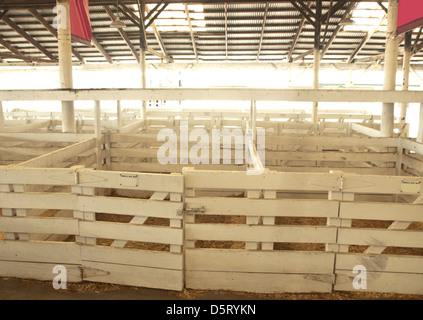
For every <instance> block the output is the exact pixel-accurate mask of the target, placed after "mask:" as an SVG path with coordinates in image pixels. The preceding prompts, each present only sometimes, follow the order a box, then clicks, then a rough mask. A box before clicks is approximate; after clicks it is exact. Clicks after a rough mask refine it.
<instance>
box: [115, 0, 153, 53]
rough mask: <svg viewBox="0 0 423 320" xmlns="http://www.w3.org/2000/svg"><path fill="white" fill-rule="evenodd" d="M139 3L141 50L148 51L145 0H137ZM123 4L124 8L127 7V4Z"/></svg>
mask: <svg viewBox="0 0 423 320" xmlns="http://www.w3.org/2000/svg"><path fill="white" fill-rule="evenodd" d="M119 3H121V1H120V0H119ZM137 4H138V14H139V28H140V48H141V50H144V51H146V50H147V33H146V27H145V1H144V0H137ZM123 6H124V8H127V7H126V6H125V5H123ZM128 9H129V8H128ZM125 10H126V9H125ZM129 11H130V10H129ZM132 14H133V13H132Z"/></svg>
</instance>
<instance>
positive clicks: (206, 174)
mask: <svg viewBox="0 0 423 320" xmlns="http://www.w3.org/2000/svg"><path fill="white" fill-rule="evenodd" d="M184 177H185V185H186V187H188V188H198V189H200V188H204V189H211V188H214V189H219V188H221V187H222V185H224V186H225V188H226V189H241V190H245V189H254V188H257V185H258V184H259V185H260V187H261V188H262V189H271V190H302V191H306V190H313V191H329V190H335V191H337V190H339V186H340V184H339V181H340V180H339V179H340V175H339V174H329V173H327V174H324V173H321V174H320V173H307V174H302V173H278V172H267V173H264V174H262V175H259V176H254V175H247V174H246V173H245V172H224V171H204V170H195V171H188V172H186V173H185V175H184Z"/></svg>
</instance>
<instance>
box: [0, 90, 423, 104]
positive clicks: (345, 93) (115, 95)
mask: <svg viewBox="0 0 423 320" xmlns="http://www.w3.org/2000/svg"><path fill="white" fill-rule="evenodd" d="M0 100H1V101H37V100H39V101H52V100H55V101H81V100H84V101H90V100H91V101H92V100H112V101H116V100H136V101H139V100H146V101H148V100H176V101H178V100H200V101H201V100H220V101H221V100H238V101H301V102H313V101H319V102H381V103H383V102H387V103H393V102H398V103H399V102H404V103H420V102H421V101H423V93H422V92H421V91H394V90H366V89H309V88H307V89H297V88H288V89H280V88H278V89H258V88H248V89H247V88H235V89H234V88H204V89H202V88H193V89H191V88H189V89H188V88H187V89H183V88H160V89H152V88H147V89H124V90H122V89H73V90H65V89H62V90H54V89H49V90H1V91H0Z"/></svg>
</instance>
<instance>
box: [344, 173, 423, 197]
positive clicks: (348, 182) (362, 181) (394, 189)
mask: <svg viewBox="0 0 423 320" xmlns="http://www.w3.org/2000/svg"><path fill="white" fill-rule="evenodd" d="M340 170H342V169H340ZM342 176H343V178H344V185H343V192H353V193H375V194H402V193H403V192H402V191H401V185H402V183H403V182H404V181H408V182H415V183H419V182H420V183H423V177H407V178H405V177H403V176H380V175H378V176H376V175H374V176H372V175H354V174H349V173H344V174H343V175H342Z"/></svg>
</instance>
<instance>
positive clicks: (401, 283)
mask: <svg viewBox="0 0 423 320" xmlns="http://www.w3.org/2000/svg"><path fill="white" fill-rule="evenodd" d="M366 275H367V289H358V290H356V289H354V287H353V285H352V282H353V279H354V277H355V276H357V274H353V273H352V272H351V271H350V270H345V271H344V270H337V276H336V282H335V287H334V289H335V290H339V291H364V292H386V293H402V294H423V286H422V283H423V274H412V273H396V272H395V273H390V272H371V271H370V272H367V273H366Z"/></svg>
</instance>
